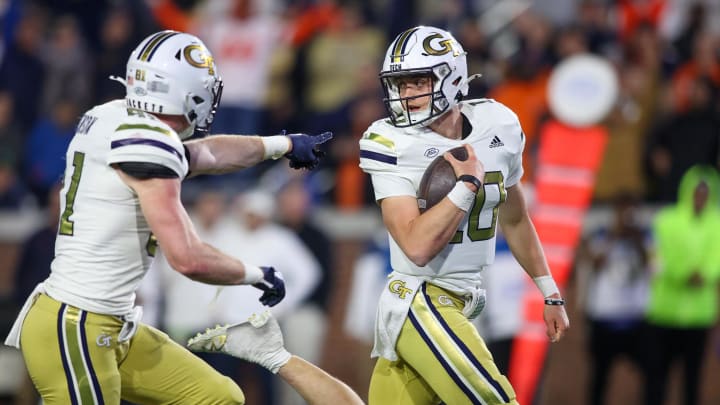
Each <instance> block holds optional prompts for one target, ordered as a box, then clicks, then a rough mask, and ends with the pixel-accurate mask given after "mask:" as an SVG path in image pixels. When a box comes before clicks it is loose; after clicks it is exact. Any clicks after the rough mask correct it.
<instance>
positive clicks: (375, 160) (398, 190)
mask: <svg viewBox="0 0 720 405" xmlns="http://www.w3.org/2000/svg"><path fill="white" fill-rule="evenodd" d="M360 168H361V169H362V170H363V171H364V172H365V173H368V174H369V175H370V178H371V180H372V184H373V190H374V192H375V200H376V201H379V200H382V199H383V198H387V197H394V196H404V195H410V196H413V197H415V196H416V191H415V188H414V187H413V183H412V181H411V179H410V178H409V177H408V176H406V175H403V174H402V172H401V170H400V168H399V167H398V152H397V148H396V145H395V142H394V141H393V140H392V139H391V138H389V137H387V136H384V135H382V134H380V133H378V132H377V131H376V130H374V128H373V127H372V126H371V127H370V128H369V129H368V130H367V131H366V132H365V134H363V137H362V139H360Z"/></svg>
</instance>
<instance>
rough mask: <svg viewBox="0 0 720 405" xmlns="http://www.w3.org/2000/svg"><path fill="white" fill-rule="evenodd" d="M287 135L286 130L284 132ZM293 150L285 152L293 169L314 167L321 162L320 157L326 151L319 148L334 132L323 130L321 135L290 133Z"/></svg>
mask: <svg viewBox="0 0 720 405" xmlns="http://www.w3.org/2000/svg"><path fill="white" fill-rule="evenodd" d="M282 134H283V135H285V131H283V132H282ZM287 136H288V137H290V142H292V151H290V152H288V153H286V154H285V156H286V157H287V158H288V159H290V167H292V168H293V169H311V170H312V169H314V168H315V167H317V165H318V163H320V158H321V157H323V156H325V152H323V151H321V150H320V149H319V148H318V145H320V144H321V143H324V142H327V141H328V140H330V139H332V137H333V134H332V132H323V133H322V134H320V135H307V134H290V135H287Z"/></svg>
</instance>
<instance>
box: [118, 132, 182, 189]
mask: <svg viewBox="0 0 720 405" xmlns="http://www.w3.org/2000/svg"><path fill="white" fill-rule="evenodd" d="M121 162H127V163H129V162H133V163H153V164H156V165H160V166H163V167H166V168H168V169H170V170H172V171H173V172H174V173H176V174H177V175H178V177H180V178H184V177H185V176H186V175H187V173H188V170H189V165H188V161H187V158H186V157H185V149H184V148H183V144H182V142H181V141H180V139H179V138H178V136H177V134H175V132H173V131H172V130H171V129H170V128H169V127H167V126H165V125H164V124H162V123H160V122H158V121H147V122H138V121H131V122H127V123H121V124H120V125H118V126H117V128H115V130H114V132H113V133H112V135H111V136H110V152H109V154H108V160H107V164H113V163H121Z"/></svg>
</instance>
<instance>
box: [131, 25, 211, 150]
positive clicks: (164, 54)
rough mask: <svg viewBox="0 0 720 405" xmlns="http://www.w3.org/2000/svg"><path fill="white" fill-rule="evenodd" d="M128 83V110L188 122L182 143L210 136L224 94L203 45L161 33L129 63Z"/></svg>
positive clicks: (191, 37) (137, 50) (186, 37)
mask: <svg viewBox="0 0 720 405" xmlns="http://www.w3.org/2000/svg"><path fill="white" fill-rule="evenodd" d="M125 82H126V85H125V87H126V90H127V94H126V96H125V100H126V102H127V105H128V107H131V108H135V109H138V110H142V111H146V112H149V113H155V114H165V115H182V116H184V117H185V119H186V120H187V122H188V124H189V125H188V128H186V129H184V130H182V131H179V132H178V135H180V137H181V138H182V139H185V138H187V137H189V136H191V135H192V134H193V133H194V132H195V131H198V132H207V131H209V129H210V125H211V124H212V122H213V120H214V118H215V112H216V110H217V106H218V104H219V103H220V98H221V96H222V88H223V83H222V79H220V77H219V75H218V73H217V67H216V65H215V61H214V59H213V57H212V55H211V54H210V51H208V50H207V48H206V47H205V45H204V44H203V43H202V41H200V39H198V38H197V37H195V36H194V35H190V34H186V33H181V32H176V31H162V32H158V33H155V34H152V35H150V36H149V37H147V38H145V39H144V40H143V41H142V42H140V45H138V47H137V48H135V50H134V51H133V52H132V53H131V54H130V58H129V59H128V64H127V74H126V77H125Z"/></svg>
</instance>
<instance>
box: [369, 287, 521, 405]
mask: <svg viewBox="0 0 720 405" xmlns="http://www.w3.org/2000/svg"><path fill="white" fill-rule="evenodd" d="M463 306H464V302H463V301H462V300H461V299H459V298H458V297H456V296H455V295H453V294H451V293H449V292H447V291H446V290H444V289H442V288H440V287H437V286H434V285H432V284H427V283H425V284H423V286H422V287H421V288H420V290H419V291H418V292H417V294H416V295H415V298H414V299H413V302H412V304H411V307H410V310H409V312H408V317H407V319H406V320H405V323H404V324H403V327H402V330H401V332H400V335H399V337H398V340H397V343H396V346H395V350H396V352H397V354H398V356H399V359H398V360H397V361H390V360H387V359H385V358H382V357H381V358H379V359H378V361H377V363H376V364H375V370H374V371H373V374H372V378H371V380H370V395H369V399H370V405H384V404H393V405H410V404H412V405H419V404H428V405H430V404H433V405H434V404H439V403H440V401H442V402H444V403H446V404H452V405H461V404H482V405H495V404H515V405H517V401H516V400H515V392H514V391H513V389H512V387H511V386H510V383H509V382H508V380H507V378H505V376H503V375H502V374H500V372H499V371H498V369H497V367H496V366H495V363H494V362H493V358H492V355H491V354H490V352H489V351H488V349H487V347H486V346H485V343H484V342H483V340H482V338H481V337H480V335H479V334H478V332H477V330H476V329H475V327H474V326H473V325H472V324H471V323H470V321H468V319H467V318H466V317H465V315H463V313H462V308H463Z"/></svg>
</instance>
